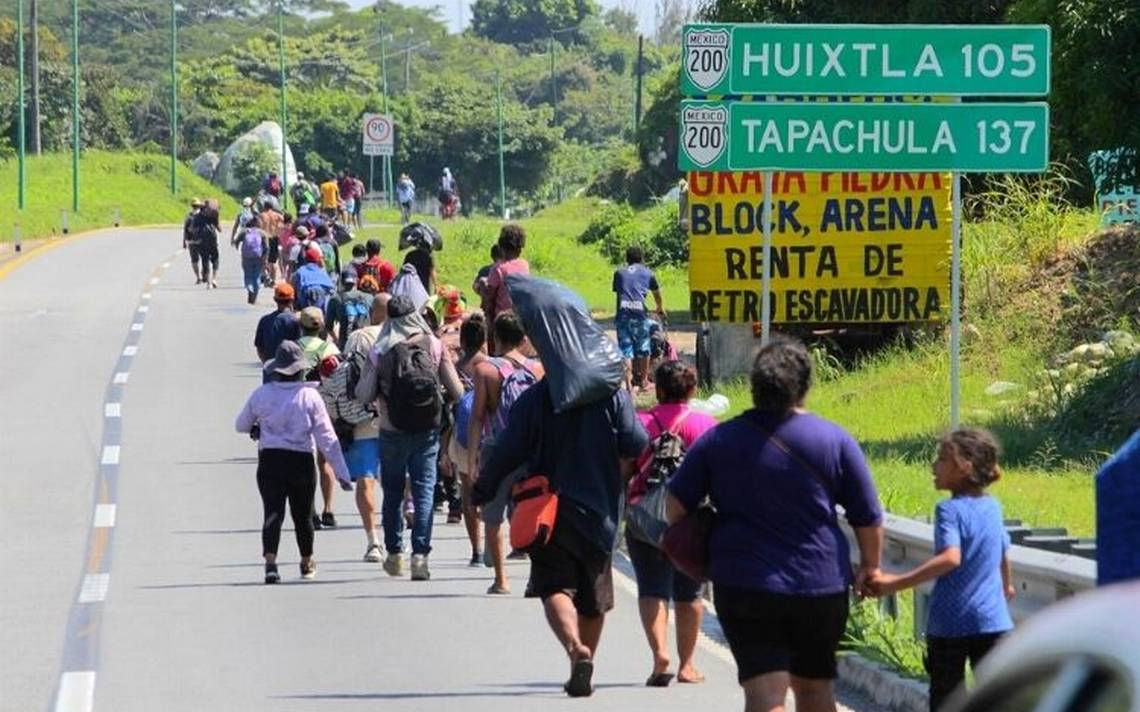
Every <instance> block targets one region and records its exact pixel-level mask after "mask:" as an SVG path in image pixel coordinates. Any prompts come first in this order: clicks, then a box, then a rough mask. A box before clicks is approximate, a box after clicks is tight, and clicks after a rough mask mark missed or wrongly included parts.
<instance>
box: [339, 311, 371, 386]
mask: <svg viewBox="0 0 1140 712" xmlns="http://www.w3.org/2000/svg"><path fill="white" fill-rule="evenodd" d="M371 312H372V307H371V306H370V305H369V304H368V303H366V302H364V301H363V300H360V299H345V300H344V316H345V329H344V333H343V334H342V335H341V338H342V339H347V338H348V335H349V334H351V333H352V332H354V331H356V330H357V329H360V328H362V327H365V326H368V324H369V323H370V322H371V321H372V314H371ZM358 376H359V374H358Z"/></svg>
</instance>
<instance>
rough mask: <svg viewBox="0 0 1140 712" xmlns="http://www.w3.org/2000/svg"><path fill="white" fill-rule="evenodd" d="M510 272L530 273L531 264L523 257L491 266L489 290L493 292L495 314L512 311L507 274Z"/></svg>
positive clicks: (492, 302) (488, 282)
mask: <svg viewBox="0 0 1140 712" xmlns="http://www.w3.org/2000/svg"><path fill="white" fill-rule="evenodd" d="M509 274H530V264H529V263H528V262H527V261H526V260H524V259H523V258H521V257H518V258H516V259H513V260H507V261H506V262H500V263H499V264H497V265H495V266H494V267H492V268H491V274H489V275H488V276H487V290H488V291H489V292H490V294H491V300H490V301H491V305H492V306H493V307H494V310H495V314H502V313H503V312H505V311H510V310H511V307H512V306H513V305H512V304H511V294H510V292H509V291H507V275H509Z"/></svg>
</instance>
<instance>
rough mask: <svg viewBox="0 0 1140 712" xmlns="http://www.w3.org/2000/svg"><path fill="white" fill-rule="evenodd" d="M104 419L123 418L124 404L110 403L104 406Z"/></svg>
mask: <svg viewBox="0 0 1140 712" xmlns="http://www.w3.org/2000/svg"><path fill="white" fill-rule="evenodd" d="M103 417H104V418H122V417H123V405H122V403H108V404H107V405H105V406H103Z"/></svg>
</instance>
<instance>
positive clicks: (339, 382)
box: [319, 351, 376, 426]
mask: <svg viewBox="0 0 1140 712" xmlns="http://www.w3.org/2000/svg"><path fill="white" fill-rule="evenodd" d="M364 358H365V355H364V353H362V352H360V351H353V352H352V353H350V354H347V355H345V356H344V358H343V360H342V361H341V362H340V365H339V366H337V368H336V370H335V371H333V374H332V375H331V376H329V377H328V378H326V379H325V380H324V382H323V383H321V386H320V389H319V390H320V393H321V397H323V398H324V400H325V406H326V407H327V408H328V411H329V417H330V418H332V420H333V421H334V422H335V421H337V420H343V421H344V422H345V423H347V424H348V425H350V426H356V425H360V424H361V423H367V422H368V421H370V420H372V419H373V418H375V417H376V412H375V411H374V410H373V409H372V408H371V406H370V405H363V404H361V403H359V402H357V401H356V399H355V398H353V393H354V392H355V391H356V384H357V383H359V381H360V373H361V370H362V369H363V366H364V363H363V362H364Z"/></svg>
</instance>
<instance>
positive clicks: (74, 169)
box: [71, 0, 80, 213]
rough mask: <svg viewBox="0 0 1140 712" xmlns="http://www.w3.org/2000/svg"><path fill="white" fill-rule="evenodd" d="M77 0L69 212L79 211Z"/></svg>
mask: <svg viewBox="0 0 1140 712" xmlns="http://www.w3.org/2000/svg"><path fill="white" fill-rule="evenodd" d="M79 121H80V118H79V0H71V212H73V213H78V212H79Z"/></svg>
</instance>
